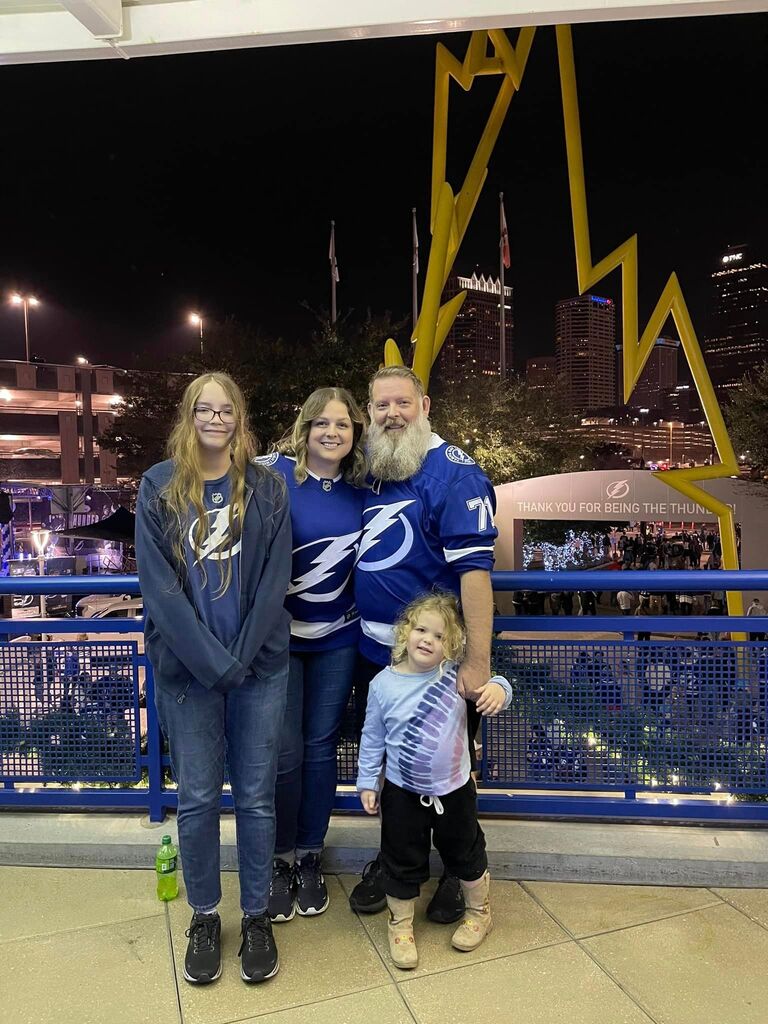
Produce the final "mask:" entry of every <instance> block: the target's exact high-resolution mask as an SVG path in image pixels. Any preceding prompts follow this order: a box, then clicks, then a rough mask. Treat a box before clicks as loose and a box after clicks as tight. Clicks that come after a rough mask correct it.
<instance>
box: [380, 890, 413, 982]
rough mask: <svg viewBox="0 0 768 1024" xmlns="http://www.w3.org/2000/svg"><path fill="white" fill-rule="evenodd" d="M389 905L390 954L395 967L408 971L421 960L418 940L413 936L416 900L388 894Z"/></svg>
mask: <svg viewBox="0 0 768 1024" xmlns="http://www.w3.org/2000/svg"><path fill="white" fill-rule="evenodd" d="M387 906H388V907H389V924H388V925H387V932H388V934H389V955H390V956H391V957H392V962H393V963H394V965H395V967H400V968H401V969H402V970H404V971H408V970H410V969H411V968H413V967H415V966H416V964H418V962H419V954H418V952H417V950H416V942H415V941H414V938H413V911H414V909H415V907H416V900H415V899H413V900H398V899H396V898H395V897H394V896H387Z"/></svg>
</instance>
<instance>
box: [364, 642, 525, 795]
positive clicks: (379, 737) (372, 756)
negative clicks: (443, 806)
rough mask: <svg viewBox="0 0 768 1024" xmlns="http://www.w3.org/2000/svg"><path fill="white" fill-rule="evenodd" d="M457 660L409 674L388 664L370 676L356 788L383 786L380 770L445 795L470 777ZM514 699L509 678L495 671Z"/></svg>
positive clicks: (415, 789) (424, 791)
mask: <svg viewBox="0 0 768 1024" xmlns="http://www.w3.org/2000/svg"><path fill="white" fill-rule="evenodd" d="M457 668H458V666H457V664H456V662H454V661H448V662H443V664H442V665H440V666H439V667H438V668H435V669H431V670H430V671H429V672H421V673H418V674H414V675H411V674H406V673H404V672H395V671H394V670H393V669H391V668H385V669H384V670H383V671H381V672H379V674H378V675H377V676H375V677H374V679H372V680H371V686H370V690H369V691H368V705H367V708H366V712H365V727H364V728H363V736H362V739H361V741H360V756H359V757H358V774H357V788H358V790H363V789H372V790H378V789H379V776H380V774H381V770H382V767H385V772H384V773H385V776H386V778H387V779H388V780H389V781H390V782H392V783H394V784H395V785H396V786H400V787H401V788H402V789H407V790H409V791H410V792H412V793H419V794H421V795H423V796H445V795H446V794H447V793H452V792H453V791H454V790H456V789H459V788H460V787H461V786H463V785H464V783H465V782H466V781H467V779H468V778H469V773H470V760H469V746H468V743H467V704H466V701H465V700H464V698H463V697H460V696H459V694H458V691H457V690H456V671H457ZM492 682H494V683H499V684H500V685H501V686H502V687H503V688H504V690H505V691H506V694H507V697H506V700H505V703H504V707H508V706H509V704H510V702H511V700H512V688H511V687H510V685H509V683H508V682H507V680H506V679H504V678H503V677H501V676H494V677H493V680H492Z"/></svg>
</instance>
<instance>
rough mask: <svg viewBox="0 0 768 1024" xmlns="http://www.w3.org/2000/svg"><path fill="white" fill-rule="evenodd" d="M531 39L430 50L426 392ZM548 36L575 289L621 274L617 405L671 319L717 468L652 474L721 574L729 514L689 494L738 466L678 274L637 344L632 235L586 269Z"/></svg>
mask: <svg viewBox="0 0 768 1024" xmlns="http://www.w3.org/2000/svg"><path fill="white" fill-rule="evenodd" d="M535 32H536V29H535V28H523V29H521V30H520V33H519V35H518V39H517V45H516V47H513V46H512V44H511V42H510V41H509V39H508V37H507V35H506V33H505V32H503V31H502V30H500V29H494V30H491V31H488V32H473V33H472V37H471V39H470V43H469V47H468V48H467V53H466V56H465V58H464V60H463V62H459V61H458V60H457V59H456V58H455V57H454V56H453V55H452V54H451V53H450V51H449V50H447V49H446V48H445V47H444V46H443V45H442V44H441V43H439V44H438V46H437V60H436V70H435V114H434V138H433V150H432V204H431V224H430V227H431V232H432V244H431V246H430V252H429V262H428V265H427V276H426V281H425V284H424V295H423V301H422V308H421V312H420V314H419V319H418V323H417V324H416V327H415V329H414V333H413V341H414V343H415V347H414V354H413V369H414V372H415V373H416V375H417V376H418V377H419V378H420V380H421V381H422V382H423V384H424V387H425V388H426V387H428V386H429V374H430V370H431V368H432V366H433V365H434V362H435V360H436V359H437V356H438V354H439V352H440V349H441V347H442V345H443V342H444V341H445V338H446V336H447V334H448V332H449V330H450V329H451V326H452V324H453V322H454V320H455V318H456V315H457V314H458V312H459V310H460V309H461V306H462V303H463V302H464V299H465V297H466V292H461V293H460V294H459V295H456V296H455V297H454V298H452V299H451V300H450V301H449V302H447V303H445V305H442V306H441V305H440V297H441V294H442V290H443V287H444V285H445V282H446V280H447V279H448V275H449V274H450V272H451V270H452V268H453V263H454V260H455V258H456V254H457V252H458V250H459V246H460V245H461V242H462V240H463V238H464V235H465V233H466V230H467V225H468V224H469V221H470V219H471V217H472V214H473V212H474V209H475V206H476V204H477V200H478V198H479V196H480V192H481V191H482V188H483V185H484V184H485V179H486V177H487V175H488V161H489V160H490V157H491V154H492V152H493V148H494V146H495V144H496V140H497V139H498V137H499V132H500V131H501V127H502V124H503V122H504V118H505V117H506V114H507V111H508V110H509V105H510V103H511V102H512V97H513V96H514V94H515V92H516V91H517V90H518V89H519V88H520V85H521V82H522V79H523V75H524V73H525V66H526V63H527V60H528V55H529V53H530V50H531V45H532V44H533V38H534V34H535ZM556 33H557V52H558V61H559V65H560V84H561V90H562V97H563V117H564V121H565V141H566V152H567V159H568V180H569V187H570V195H571V213H572V217H573V235H574V243H575V248H576V271H577V276H578V283H579V291H580V293H583V292H585V291H587V290H588V289H589V288H592V287H593V286H594V285H595V284H596V283H597V282H598V281H601V280H602V279H603V278H604V277H605V276H606V275H607V274H609V273H610V272H611V271H612V270H615V269H616V268H617V267H621V275H622V277H621V280H622V324H623V333H624V400H625V401H626V400H627V399H629V397H630V395H631V394H632V392H633V390H634V388H635V385H636V384H637V382H638V380H639V378H640V375H641V373H642V371H643V367H644V366H645V364H646V362H647V361H648V358H649V357H650V354H651V352H652V350H653V347H654V344H655V342H656V339H657V338H658V336H659V333H660V332H661V329H662V328H663V326H664V323H665V322H666V320H667V319H668V317H669V316H671V317H672V319H673V321H674V323H675V326H676V327H677V330H678V333H679V335H680V341H681V344H682V347H683V352H684V353H685V356H686V358H687V360H688V365H689V366H690V368H691V373H692V375H693V380H694V383H695V385H696V389H697V391H698V394H699V398H700V399H701V404H702V408H703V410H704V414H705V416H706V418H707V422H708V424H709V429H710V431H711V432H712V438H713V440H714V443H715V448H716V450H717V454H718V456H719V458H720V463H719V464H717V465H712V466H697V467H695V468H693V469H677V470H671V471H669V472H666V473H663V474H655V475H656V476H659V477H660V479H662V480H663V481H664V482H665V483H666V484H669V486H670V487H672V488H673V489H674V490H676V491H678V492H679V493H680V494H683V495H685V496H686V497H687V498H690V499H691V500H692V501H695V502H698V504H700V505H701V506H702V507H703V508H706V509H708V510H709V511H710V512H712V513H714V514H715V515H716V516H717V520H718V523H719V526H720V537H721V541H722V546H723V566H724V568H726V569H738V567H739V564H738V554H737V549H736V531H735V526H734V519H733V511H732V509H731V508H730V507H729V506H728V505H726V504H725V503H724V502H722V501H719V500H718V499H717V498H715V497H713V496H712V495H711V494H709V493H708V492H707V491H705V490H703V489H702V488H701V487H698V486H697V483H698V482H699V481H703V480H717V479H723V478H727V477H730V476H737V475H738V473H739V467H738V462H737V460H736V454H735V452H734V450H733V445H732V444H731V441H730V438H729V437H728V433H727V430H726V427H725V422H724V420H723V416H722V413H721V411H720V406H719V405H718V402H717V398H716V397H715V392H714V389H713V387H712V382H711V381H710V379H709V374H708V372H707V368H706V365H705V363H704V357H703V354H702V351H701V347H700V345H699V342H698V339H697V337H696V332H695V330H694V328H693V324H692V322H691V318H690V315H689V313H688V307H687V306H686V304H685V299H684V298H683V293H682V289H681V288H680V283H679V281H678V279H677V275H676V274H675V273H672V274H671V275H670V277H669V280H668V281H667V284H666V286H665V287H664V290H663V291H662V293H661V296H660V297H659V300H658V302H657V303H656V307H655V309H654V311H653V313H652V314H651V317H650V319H649V321H648V323H647V325H646V327H645V330H644V331H643V333H642V335H641V336H640V337H638V335H639V326H638V300H637V235H633V236H632V237H631V238H630V239H628V240H627V241H626V242H624V243H622V244H621V245H620V246H618V247H617V248H616V249H614V250H613V252H611V253H609V255H608V256H605V257H604V258H603V259H602V260H600V261H599V263H597V264H596V265H593V263H592V253H591V246H590V234H589V219H588V216H587V195H586V186H585V181H584V158H583V155H582V148H581V126H580V122H579V106H578V96H577V90H576V70H575V66H574V59H573V42H572V39H571V30H570V28H569V27H568V26H558V27H557V29H556ZM489 42H490V44H491V46H492V47H493V55H492V56H491V55H489V54H488V44H489ZM477 75H503V76H504V79H503V81H502V84H501V87H500V88H499V91H498V94H497V96H496V100H495V102H494V105H493V107H492V109H491V113H490V115H489V117H488V121H487V122H486V125H485V128H484V130H483V134H482V136H481V137H480V142H479V143H478V146H477V150H476V151H475V155H474V157H473V158H472V162H471V163H470V166H469V169H468V171H467V174H466V177H465V179H464V184H463V185H462V187H461V190H460V191H459V193H458V195H456V196H454V193H453V190H452V189H451V186H450V185H449V184H448V182H447V181H446V180H445V173H446V155H447V146H448V100H449V90H450V81H451V79H454V80H455V81H456V82H458V83H459V85H460V86H461V87H462V89H464V90H465V91H468V90H469V89H471V87H472V83H473V82H474V79H475V76H477ZM384 363H385V365H386V366H394V365H399V364H402V356H401V354H400V350H399V349H398V347H397V345H396V343H395V342H394V340H392V339H389V340H388V341H387V343H386V345H385V348H384ZM728 611H729V612H730V614H731V615H742V614H743V602H742V596H741V594H740V593H729V594H728Z"/></svg>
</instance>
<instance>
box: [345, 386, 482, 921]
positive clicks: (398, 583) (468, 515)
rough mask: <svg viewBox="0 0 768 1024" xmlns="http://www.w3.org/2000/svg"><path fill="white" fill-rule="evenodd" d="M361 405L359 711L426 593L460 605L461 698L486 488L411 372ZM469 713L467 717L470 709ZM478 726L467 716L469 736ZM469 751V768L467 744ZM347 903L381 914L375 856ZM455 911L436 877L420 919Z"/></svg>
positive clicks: (468, 692) (468, 663)
mask: <svg viewBox="0 0 768 1024" xmlns="http://www.w3.org/2000/svg"><path fill="white" fill-rule="evenodd" d="M368 397H369V403H368V413H369V416H370V420H371V427H370V431H369V435H368V457H369V461H370V469H371V476H372V478H373V486H372V488H371V490H370V491H369V492H368V493H367V496H366V500H365V507H364V511H363V536H362V539H361V541H360V550H359V553H358V561H357V565H356V568H355V596H356V600H357V607H358V610H359V612H360V617H361V623H362V637H361V641H360V660H359V665H358V673H357V681H356V687H355V694H356V702H357V707H358V708H359V709H360V708H364V707H365V701H366V699H367V689H368V683H369V682H370V680H371V679H372V678H373V677H374V676H375V675H376V674H377V673H378V672H380V671H381V669H382V668H383V667H385V666H386V665H388V664H389V661H390V648H391V646H392V641H393V626H394V623H395V621H396V620H397V618H398V616H399V614H400V612H401V611H402V609H403V608H404V607H405V605H407V604H408V603H409V602H410V601H412V600H413V599H414V598H415V597H417V596H418V595H419V594H423V593H424V592H426V591H430V590H432V589H434V588H437V589H439V590H446V591H450V592H452V593H454V594H456V595H457V597H458V598H459V600H460V602H461V609H462V614H463V616H464V622H465V625H466V634H467V642H466V652H465V656H464V660H463V661H462V663H461V666H460V668H459V672H458V677H457V684H458V688H459V692H460V693H461V694H463V695H464V696H467V697H471V696H473V695H475V694H476V693H477V691H478V690H479V689H480V687H481V686H483V685H484V684H485V683H487V682H488V680H489V679H490V677H491V665H490V662H491V632H492V628H493V592H492V589H491V575H490V574H491V569H492V568H493V549H494V542H495V540H496V527H495V526H494V523H493V514H494V512H495V509H496V500H495V496H494V492H493V487H492V486H491V483H490V481H489V480H488V478H487V477H486V475H485V474H484V473H483V472H482V470H481V469H480V468H479V466H478V465H477V464H476V463H475V461H474V460H473V459H471V458H470V457H469V456H468V455H467V454H466V453H465V452H463V451H462V450H461V448H458V447H457V446H456V445H453V444H449V443H448V442H446V441H444V440H443V439H442V438H441V437H439V436H438V435H437V434H435V433H433V432H432V427H431V425H430V422H429V418H428V416H429V407H430V401H429V397H428V396H427V395H425V394H424V388H423V386H422V383H421V381H420V380H419V378H418V377H417V376H416V375H415V374H414V373H413V372H412V371H411V370H409V369H407V368H406V367H404V366H389V367H385V368H384V369H382V370H379V371H378V372H377V373H375V374H374V375H373V377H372V378H371V381H370V384H369V388H368ZM469 707H470V709H471V710H472V711H473V712H474V705H473V704H470V705H469ZM477 722H478V719H477V716H476V715H475V714H473V715H472V716H471V717H470V733H471V736H472V737H473V736H474V732H475V731H476V728H477ZM470 753H471V755H472V758H473V763H474V743H471V744H470ZM349 902H350V906H351V907H352V909H353V910H356V911H360V912H363V913H374V912H376V911H379V910H383V909H384V907H385V906H386V894H385V892H384V889H383V887H382V875H381V862H380V858H377V859H376V860H375V861H372V862H371V863H370V864H369V865H367V867H366V869H365V871H364V872H363V878H362V880H361V881H360V882H359V883H358V884H357V886H355V888H354V890H353V891H352V894H351V896H350V898H349ZM463 913H464V900H463V897H462V895H461V888H460V886H459V884H458V880H457V879H454V878H451V877H449V876H446V875H443V878H442V879H441V881H440V885H439V886H438V890H437V892H436V894H435V896H434V897H433V899H432V902H431V903H430V905H429V907H428V910H427V914H428V916H429V917H430V919H431V920H433V921H439V922H441V923H446V924H447V923H450V922H453V921H456V920H458V918H459V917H461V915H462V914H463Z"/></svg>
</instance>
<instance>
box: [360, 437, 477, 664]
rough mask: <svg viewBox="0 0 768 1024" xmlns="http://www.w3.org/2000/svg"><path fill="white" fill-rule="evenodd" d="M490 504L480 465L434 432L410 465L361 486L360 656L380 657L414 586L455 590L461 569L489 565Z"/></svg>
mask: <svg viewBox="0 0 768 1024" xmlns="http://www.w3.org/2000/svg"><path fill="white" fill-rule="evenodd" d="M495 510H496V498H495V495H494V491H493V487H492V486H491V482H490V480H489V479H488V477H487V476H486V475H485V473H483V471H482V470H481V469H480V467H479V466H477V465H476V464H475V462H474V461H473V460H472V459H471V458H470V457H469V456H468V455H466V454H465V453H464V452H462V451H461V449H460V448H457V447H456V446H455V445H447V444H446V442H445V441H443V439H442V438H441V437H438V435H437V434H433V435H432V441H431V444H430V448H429V451H428V452H427V455H426V458H425V459H424V462H423V464H422V467H421V469H420V470H419V471H418V473H416V474H414V476H412V477H411V478H410V479H408V480H402V481H390V480H384V481H380V482H378V481H377V483H376V485H375V486H374V488H373V489H372V490H370V491H366V492H365V505H364V509H363V537H362V540H361V541H360V551H359V554H358V561H357V566H356V568H355V597H356V599H357V606H358V608H359V609H360V616H361V620H362V633H363V635H362V638H361V641H360V650H361V652H362V653H363V654H364V655H365V657H366V658H369V659H370V660H371V661H374V662H376V663H377V664H379V665H386V664H388V662H389V649H390V647H391V645H392V639H393V636H392V626H393V624H394V622H395V621H396V619H397V617H398V615H399V614H400V612H401V611H402V609H403V607H404V606H405V605H406V604H408V603H409V602H410V601H412V600H413V599H414V598H415V597H417V596H418V595H419V594H423V593H424V592H425V591H429V590H432V589H433V588H434V587H438V588H440V589H442V590H449V591H452V592H453V593H455V594H458V593H459V589H460V581H461V575H462V573H465V572H468V571H470V570H472V569H483V570H487V571H490V570H491V569H492V568H493V547H494V542H495V540H496V536H497V531H496V527H495V526H494V523H493V515H494V512H495Z"/></svg>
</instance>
